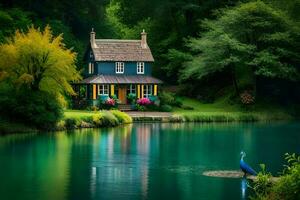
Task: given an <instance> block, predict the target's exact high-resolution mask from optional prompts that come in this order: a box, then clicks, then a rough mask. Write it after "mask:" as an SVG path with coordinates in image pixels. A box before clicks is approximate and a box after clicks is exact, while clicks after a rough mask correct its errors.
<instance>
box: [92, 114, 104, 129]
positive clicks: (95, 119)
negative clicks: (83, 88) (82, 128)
mask: <svg viewBox="0 0 300 200" xmlns="http://www.w3.org/2000/svg"><path fill="white" fill-rule="evenodd" d="M92 120H93V124H94V125H95V126H96V127H100V126H102V121H103V114H101V113H98V114H95V115H93V116H92Z"/></svg>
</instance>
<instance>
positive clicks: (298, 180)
mask: <svg viewBox="0 0 300 200" xmlns="http://www.w3.org/2000/svg"><path fill="white" fill-rule="evenodd" d="M285 159H286V161H287V164H286V165H285V168H284V169H283V172H282V173H281V174H282V176H280V178H279V180H278V181H275V182H274V181H271V173H268V172H266V170H265V166H264V165H262V171H261V172H260V173H259V174H258V176H257V180H256V181H255V182H254V183H253V184H252V186H251V187H252V188H253V190H254V195H253V196H252V197H251V199H253V200H267V199H272V200H284V199H288V200H298V199H300V156H297V155H296V154H285Z"/></svg>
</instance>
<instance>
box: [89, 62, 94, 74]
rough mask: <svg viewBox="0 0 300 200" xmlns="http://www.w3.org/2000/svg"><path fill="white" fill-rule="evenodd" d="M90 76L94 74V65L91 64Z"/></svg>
mask: <svg viewBox="0 0 300 200" xmlns="http://www.w3.org/2000/svg"><path fill="white" fill-rule="evenodd" d="M89 74H94V63H91V62H90V63H89Z"/></svg>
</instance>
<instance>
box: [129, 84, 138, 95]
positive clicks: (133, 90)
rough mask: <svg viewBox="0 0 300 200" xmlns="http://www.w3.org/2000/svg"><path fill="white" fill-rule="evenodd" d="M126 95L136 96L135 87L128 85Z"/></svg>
mask: <svg viewBox="0 0 300 200" xmlns="http://www.w3.org/2000/svg"><path fill="white" fill-rule="evenodd" d="M127 94H136V85H129V87H128V88H127Z"/></svg>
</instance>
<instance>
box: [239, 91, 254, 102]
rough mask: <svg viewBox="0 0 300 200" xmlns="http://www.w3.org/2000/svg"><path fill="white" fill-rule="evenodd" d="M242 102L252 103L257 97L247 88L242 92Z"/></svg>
mask: <svg viewBox="0 0 300 200" xmlns="http://www.w3.org/2000/svg"><path fill="white" fill-rule="evenodd" d="M240 98H241V102H242V104H244V105H251V104H254V102H255V97H254V95H253V94H252V92H251V91H248V90H245V91H244V92H242V93H241V94H240Z"/></svg>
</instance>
